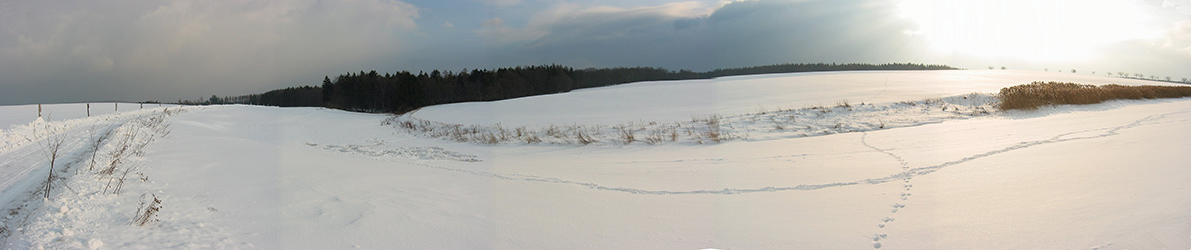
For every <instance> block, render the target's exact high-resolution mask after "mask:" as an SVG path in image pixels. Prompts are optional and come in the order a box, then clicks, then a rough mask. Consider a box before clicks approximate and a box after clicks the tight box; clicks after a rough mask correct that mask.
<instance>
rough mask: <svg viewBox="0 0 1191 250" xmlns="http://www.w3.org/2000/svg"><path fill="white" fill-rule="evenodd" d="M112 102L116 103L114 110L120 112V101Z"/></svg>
mask: <svg viewBox="0 0 1191 250" xmlns="http://www.w3.org/2000/svg"><path fill="white" fill-rule="evenodd" d="M112 104H115V105H116V112H120V103H118V102H115V103H112Z"/></svg>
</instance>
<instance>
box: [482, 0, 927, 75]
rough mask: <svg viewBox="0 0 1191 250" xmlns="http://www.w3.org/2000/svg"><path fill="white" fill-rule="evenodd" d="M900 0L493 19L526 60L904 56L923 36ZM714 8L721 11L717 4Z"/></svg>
mask: <svg viewBox="0 0 1191 250" xmlns="http://www.w3.org/2000/svg"><path fill="white" fill-rule="evenodd" d="M895 8H896V6H895V5H894V2H893V1H860V0H843V1H748V2H732V3H728V4H726V5H724V6H722V7H720V8H716V9H713V8H711V7H709V6H703V5H700V4H696V3H674V4H667V5H659V6H651V7H642V8H633V9H616V8H590V9H573V8H572V9H558V10H553V11H551V12H545V13H543V14H540V15H539V16H538V17H537V19H536V20H535V21H534V22H530V23H529V24H528V25H526V27H523V28H508V27H504V29H503V30H494V29H485V30H482V31H481V32H480V34H482V35H485V36H488V37H492V38H494V40H497V41H500V42H503V43H501V44H498V45H497V46H494V50H496V51H505V50H507V51H509V52H507V53H506V54H504V56H507V57H512V58H519V60H520V61H518V62H517V63H563V64H569V65H583V66H609V65H614V66H637V65H644V66H663V67H670V68H687V69H699V70H706V69H713V68H718V67H739V66H747V65H759V64H771V63H786V62H874V61H875V62H883V61H901V60H902V59H904V58H905V55H907V54H912V52H914V51H915V50H916V49H919V47H920V46H917V45H914V44H913V42H914V40H913V39H914V38H913V37H911V36H910V35H907V34H906V33H905V31H907V30H912V29H914V28H915V26H914V24H913V23H911V22H908V21H906V20H903V19H900V18H898V17H896V14H895V13H894V12H895ZM712 10H714V11H712Z"/></svg>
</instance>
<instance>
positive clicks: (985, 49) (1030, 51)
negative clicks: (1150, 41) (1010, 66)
mask: <svg viewBox="0 0 1191 250" xmlns="http://www.w3.org/2000/svg"><path fill="white" fill-rule="evenodd" d="M899 9H900V11H901V14H902V15H903V16H904V17H907V18H910V19H912V20H914V21H916V22H917V23H918V24H919V25H920V26H919V29H918V30H909V31H906V32H907V34H912V35H915V36H922V37H925V39H926V40H927V41H928V42H929V43H930V47H931V49H932V50H934V52H936V53H943V54H963V55H971V56H976V57H980V58H988V59H1020V60H1026V61H1032V62H1049V61H1079V60H1085V59H1088V58H1089V57H1090V56H1091V55H1092V54H1093V52H1094V50H1095V49H1096V48H1097V47H1098V46H1100V45H1103V44H1106V43H1111V42H1116V41H1121V40H1127V39H1133V38H1141V37H1146V36H1149V35H1150V34H1152V33H1153V32H1154V31H1153V30H1147V29H1145V28H1144V26H1143V25H1142V22H1144V20H1145V18H1146V15H1145V14H1144V13H1143V12H1142V10H1141V9H1140V8H1139V7H1138V6H1137V5H1136V4H1135V3H1133V2H1131V1H1128V0H1097V1H1085V0H902V2H901V3H900V5H899Z"/></svg>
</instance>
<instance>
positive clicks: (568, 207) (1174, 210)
mask: <svg viewBox="0 0 1191 250" xmlns="http://www.w3.org/2000/svg"><path fill="white" fill-rule="evenodd" d="M1027 73H1028V72H1000V71H952V72H948V73H946V74H948V75H950V76H952V77H958V78H960V79H962V77H963V76H965V75H966V76H967V77H969V78H972V79H985V78H988V79H1008V78H1014V77H1022V78H1030V77H1034V76H1039V75H1046V74H1036V73H1028V74H1036V75H1028V74H1027ZM882 74H887V75H888V74H893V75H902V76H904V77H907V78H915V79H942V78H941V77H938V74H940V73H938V72H885V73H881V72H836V73H830V74H820V73H815V74H787V75H774V76H756V77H759V78H764V77H770V78H776V79H786V78H789V79H801V78H808V77H810V78H813V77H825V76H830V78H816V79H818V80H816V81H820V82H817V83H816V84H809V83H808V85H816V86H820V87H821V88H823V89H820V90H815V91H805V92H791V93H790V94H789V95H788V98H789V99H790V100H786V99H782V98H779V97H776V96H775V97H767V98H753V99H745V100H741V99H733V100H732V101H731V102H732V103H735V104H732V105H733V106H734V107H735V108H738V109H739V110H740V111H734V110H736V109H733V108H723V109H720V108H716V107H715V106H695V108H700V107H701V108H706V109H704V110H697V109H692V110H695V111H698V112H695V113H699V114H709V113H718V114H722V115H724V116H725V117H732V116H734V115H739V114H742V113H754V112H756V111H757V110H756V108H755V107H759V106H764V107H773V108H770V111H773V110H777V107H779V106H780V107H783V108H795V109H796V108H803V107H804V106H803V105H804V104H806V105H808V106H813V105H819V104H822V105H825V106H835V103H834V100H845V99H846V100H848V101H850V102H852V101H855V102H856V103H858V102H860V101H864V102H865V103H871V104H873V105H875V106H882V105H888V104H891V103H896V102H901V101H911V102H912V101H916V100H922V99H929V98H937V97H950V96H958V95H963V94H967V93H970V92H983V93H989V92H992V91H995V90H996V89H999V88H1000V87H1004V86H1009V85H1014V84H1018V83H1022V82H1017V81H1014V82H1003V83H999V84H997V83H994V81H993V80H987V82H984V83H981V84H983V86H982V87H976V88H971V87H968V86H958V87H956V86H952V84H953V83H955V82H954V81H950V80H934V81H928V80H922V82H921V84H924V85H932V86H945V87H947V88H951V89H955V90H954V91H953V92H948V93H946V94H939V92H938V91H937V90H930V91H928V92H927V93H918V94H911V93H917V92H914V91H911V90H910V89H912V88H909V87H905V88H902V89H900V90H896V89H897V87H896V86H895V85H894V84H889V85H890V87H889V90H886V91H885V92H880V90H881V89H885V87H884V86H885V85H886V84H885V83H884V81H883V78H884V77H878V78H873V75H882ZM1022 74H1026V75H1027V76H1020V75H1022ZM1050 75H1054V76H1053V78H1044V79H1022V80H1021V81H1024V82H1028V81H1032V80H1059V81H1075V82H1082V83H1109V82H1114V81H1118V80H1119V79H1110V78H1095V77H1088V76H1080V75H1074V74H1050ZM932 77H933V78H932ZM1064 77H1067V78H1064ZM732 79H737V80H732ZM749 79H754V78H750V77H740V78H730V79H721V80H719V81H720V82H719V83H716V84H720V85H732V84H733V83H734V82H735V83H740V84H739V85H740V86H742V87H741V88H746V89H748V90H751V91H752V92H757V93H775V92H776V93H781V91H789V90H791V89H793V88H794V87H789V86H784V87H783V86H782V85H773V84H749V83H747V82H748V81H750V80H749ZM767 79H768V78H767ZM803 80H806V79H803ZM736 81H739V82H736ZM807 81H809V80H807ZM937 81H944V82H943V83H939V82H937ZM974 81H976V82H979V81H980V80H974ZM701 82H702V81H689V82H665V83H643V84H642V86H637V84H629V85H623V86H616V87H610V88H601V89H592V90H585V91H576V92H574V93H567V94H560V95H553V96H544V97H531V98H523V99H517V100H509V101H505V102H496V103H472V104H466V105H463V106H460V105H447V106H440V107H429V108H426V109H422V110H421V111H418V112H417V113H416V114H415V116H417V117H419V118H421V119H427V120H433V119H438V118H442V119H443V121H444V122H452V123H461V124H481V125H489V124H494V123H497V122H499V123H502V124H513V123H517V122H520V120H518V119H521V118H527V119H528V118H533V117H537V116H535V114H542V115H543V116H542V117H540V118H534V119H531V120H529V121H527V122H525V123H524V124H539V123H547V124H548V123H558V124H567V123H571V124H574V123H579V122H584V121H590V122H597V121H608V122H618V121H621V118H616V117H617V116H613V113H616V112H608V113H605V111H607V110H604V111H601V110H600V109H595V110H593V111H591V112H590V113H585V112H586V111H585V110H584V109H582V108H580V109H572V110H562V109H561V108H560V109H559V110H560V111H559V112H560V113H567V114H565V115H564V114H560V116H559V117H551V116H547V115H553V114H556V113H551V112H553V111H550V110H549V109H548V110H546V111H542V112H537V111H535V110H524V109H507V110H506V109H498V108H494V107H500V106H502V105H514V104H515V105H522V104H517V103H532V102H533V101H534V100H543V102H542V103H539V106H551V105H550V104H553V103H549V102H550V101H549V100H553V99H557V100H568V96H576V98H575V99H574V100H576V101H574V102H577V103H582V101H579V100H584V98H593V99H592V100H601V98H612V97H613V96H617V95H622V94H625V93H626V92H632V91H636V90H640V89H643V88H659V86H654V85H665V86H666V87H667V88H669V89H656V90H651V91H658V92H656V93H666V92H672V93H678V92H681V91H684V90H685V87H686V86H684V85H683V84H682V83H691V84H692V85H694V86H701V85H706V84H703V83H701ZM840 82H848V83H847V84H843V83H840ZM890 82H892V80H891V81H890ZM959 82H963V81H959ZM1124 83H1127V84H1129V82H1124ZM832 86H834V88H836V89H835V90H834V91H832V90H830V89H828V87H832ZM775 88H776V89H775ZM857 89H867V90H874V89H875V90H877V92H874V93H868V92H866V91H861V90H857ZM617 90H621V91H617ZM922 90H923V89H918V91H922ZM732 91H737V92H739V93H745V92H748V91H745V90H732ZM897 91H904V92H905V93H907V94H896V95H895V94H890V93H895V92H897ZM799 93H801V94H799ZM835 93H838V94H835ZM877 93H881V94H879V95H878V94H877ZM584 95H587V97H583V96H584ZM601 95H602V97H601ZM756 95H761V94H756ZM874 95H876V96H878V97H877V98H875V99H873V100H865V99H863V98H859V99H852V98H854V97H853V96H868V97H872V96H874ZM886 95H890V96H893V97H890V98H898V99H889V100H879V98H881V97H880V96H886ZM737 97H739V96H737ZM659 98H669V97H659ZM739 98H744V97H739ZM649 100H653V99H625V100H621V103H619V104H613V105H638V106H640V107H647V106H648V107H652V108H653V109H622V110H620V111H617V112H623V113H621V114H620V115H623V117H628V118H631V119H629V120H628V121H640V120H646V121H648V120H656V121H659V122H665V121H669V119H671V118H673V119H678V120H673V121H682V120H687V119H690V116H691V115H695V114H690V113H687V114H671V113H669V112H682V110H684V109H686V108H688V106H686V105H687V104H690V102H681V101H679V100H674V101H675V102H676V103H672V104H668V105H663V104H664V103H650V101H649ZM805 100H810V101H805ZM815 100H822V101H815ZM634 102H635V103H634ZM822 102H826V103H822ZM510 103H511V104H510ZM717 103H723V102H717ZM808 103H809V104H808ZM856 103H853V104H856ZM595 104H596V103H587V104H584V105H593V106H594V105H595ZM651 105H652V106H651ZM464 106H470V108H483V107H488V108H489V109H488V110H489V111H491V110H501V112H504V113H498V114H500V116H491V117H485V118H475V117H453V116H451V114H448V113H453V114H463V113H467V112H472V111H470V110H468V109H464V108H462V107H464ZM599 107H603V106H599ZM724 107H727V106H724ZM888 107H891V109H892V110H886V111H890V112H889V113H887V112H871V113H863V112H858V113H863V114H864V115H865V116H882V115H887V114H902V115H908V114H911V113H912V112H908V111H906V110H909V111H915V110H917V109H916V108H920V107H918V106H905V107H903V106H896V105H888ZM858 109H859V108H858ZM901 109H905V110H901ZM608 110H611V109H608ZM661 111H666V112H661ZM173 112H174V113H170V114H168V115H160V114H163V113H164V111H163V110H148V111H142V113H136V114H132V113H130V114H128V115H126V116H120V117H121V118H114V117H113V118H107V119H102V118H88V119H90V120H88V119H83V120H80V121H79V122H90V123H93V124H106V125H107V126H108V127H111V128H113V129H114V131H118V133H116V134H117V135H119V134H127V133H128V131H144V133H146V134H147V135H152V136H150V137H148V138H149V139H145V140H144V142H145V143H147V144H145V145H147V146H145V148H144V153H143V154H142V155H140V156H138V157H133V158H129V159H128V162H129V164H125V165H123V166H137V167H136V168H135V169H134V170H133V173H134V175H133V176H135V178H129V181H128V182H127V183H126V184H124V185H125V186H124V187H123V191H122V192H121V194H119V195H115V194H105V191H104V190H103V188H104V187H105V185H106V184H105V183H104V181H106V180H108V179H103V178H98V177H97V176H102V175H99V174H97V173H95V172H94V171H90V170H87V168H86V166H87V163H88V162H89V160H90V155H89V154H87V153H88V152H87V150H85V149H83V150H72V151H71V152H75V153H72V154H71V155H72V156H71V157H68V158H66V159H67V160H66V162H68V163H73V164H71V166H72V167H69V168H67V169H68V170H67V171H68V172H67V173H66V174H64V175H68V178H65V179H64V180H62V181H60V183H63V184H64V185H62V186H69V188H65V187H61V188H56V189H55V190H54V191H52V192H51V194H52V196H51V198H49V199H45V200H41V199H40V198H20V199H15V198H14V199H11V200H12V201H11V202H8V203H7V204H6V208H8V209H10V211H17V213H16V214H15V216H10V217H8V218H6V219H5V220H4V223H6V224H5V230H4V231H5V232H6V233H5V235H6V236H8V237H6V241H5V242H4V244H6V245H5V247H8V248H52V249H59V248H66V249H69V248H84V249H85V248H93V249H130V248H131V249H161V248H181V249H193V248H232V249H354V248H363V249H391V248H401V249H492V248H495V249H610V248H611V249H704V248H718V249H791V248H795V249H878V248H879V249H923V248H926V249H972V248H979V249H1022V248H1027V249H1071V248H1079V249H1091V248H1100V249H1162V248H1167V249H1182V248H1189V247H1191V237H1189V236H1191V213H1188V212H1187V211H1191V192H1188V188H1189V187H1191V185H1188V184H1187V183H1189V181H1191V168H1188V167H1187V164H1186V162H1188V161H1189V160H1191V155H1188V154H1185V153H1184V152H1187V151H1188V150H1191V143H1187V142H1188V141H1191V133H1188V132H1185V130H1184V128H1186V127H1188V126H1189V125H1191V99H1169V100H1147V101H1113V102H1109V103H1104V104H1098V105H1088V106H1062V107H1053V108H1044V109H1041V110H1038V111H1025V112H1023V111H1014V112H994V113H991V114H987V115H980V116H967V117H961V118H955V119H941V120H937V121H936V120H932V121H930V122H921V123H913V124H909V125H917V126H901V127H896V128H875V129H866V130H857V131H863V132H843V133H830V134H816V135H812V136H807V137H800V136H794V137H783V136H765V137H753V138H751V139H748V140H730V141H726V142H723V143H704V144H692V143H662V144H654V145H650V144H646V143H629V144H627V145H626V144H594V145H588V146H580V145H557V144H549V143H539V144H523V143H502V144H496V145H484V144H477V143H469V142H463V143H461V142H454V141H451V140H443V139H439V138H433V137H428V136H425V135H419V134H416V133H411V132H409V131H407V130H403V129H400V128H398V127H397V126H396V125H394V124H391V123H388V125H383V124H386V121H389V122H391V121H392V119H391V117H389V116H386V115H374V114H358V113H348V112H342V111H335V110H326V109H318V108H271V107H252V106H213V107H188V108H183V109H182V111H181V112H179V111H173ZM923 112H924V114H928V115H929V114H931V113H929V112H926V111H923ZM931 112H934V111H931ZM505 114H508V116H507V117H506V116H504V115H505ZM653 115H661V116H664V117H659V118H657V119H646V118H651V117H653ZM156 116H162V117H166V119H165V122H164V124H166V125H164V126H162V125H153V124H152V123H146V122H139V121H143V120H144V119H148V118H152V117H156ZM436 117H438V118H436ZM666 117H671V118H666ZM840 117H847V116H840ZM835 118H839V117H835ZM451 119H454V120H451ZM799 119H814V118H810V117H803V118H799ZM833 119H834V118H833ZM854 119H872V117H854ZM877 119H881V118H877ZM434 121H438V120H434ZM37 124H41V123H35V124H30V125H29V126H34V125H37ZM50 124H54V123H53V122H50ZM584 124H593V123H584ZM84 127H89V126H84ZM161 127H165V128H166V129H161ZM81 128H83V127H81ZM6 131H12V130H6ZM80 131H83V132H78V133H79V135H81V136H85V135H87V134H88V133H87V132H86V129H84V130H80ZM773 133H774V134H777V133H779V132H773ZM86 138H90V137H86ZM86 138H84V139H83V140H79V141H78V142H72V143H73V144H75V145H76V146H75V147H81V148H85V146H86V145H87V144H88V143H87V141H88V140H87V139H86ZM115 138H119V137H115ZM144 138H146V137H142V139H144ZM115 141H118V140H113V142H115ZM28 145H36V144H28ZM28 145H26V146H23V147H19V148H14V149H11V150H8V151H4V152H0V157H3V158H0V159H2V160H0V167H3V169H13V168H20V167H25V168H32V169H33V170H32V172H31V174H27V175H26V177H24V178H17V177H20V176H17V177H9V178H17V179H16V180H17V181H20V182H22V183H26V185H24V186H19V185H12V186H9V187H6V189H7V190H6V191H5V194H16V195H14V196H15V197H40V196H38V195H40V194H37V193H36V192H30V191H28V190H29V189H33V190H36V189H37V188H38V187H40V186H39V183H40V181H44V176H45V171H46V169H45V168H46V167H48V166H47V165H48V164H46V163H45V162H44V157H39V156H38V155H37V154H36V152H37V151H36V150H38V149H36V148H35V147H34V146H28ZM111 148H112V146H110V145H108V146H105V147H104V148H103V149H101V150H100V151H99V152H100V155H101V157H100V159H105V160H104V161H101V162H106V161H107V160H106V159H110V157H108V158H105V157H106V156H102V155H104V154H110V152H112V151H111ZM5 171H7V170H5ZM38 171H40V172H38ZM10 176H15V175H10ZM142 177H143V179H142ZM39 178H40V179H39ZM21 194H23V195H24V196H21ZM143 197H157V198H158V199H160V200H161V201H162V202H161V210H160V212H159V213H157V217H156V218H158V219H159V221H156V222H151V223H148V224H147V225H146V226H135V225H129V223H130V222H132V221H133V220H134V219H135V217H136V214H137V212H138V208H139V207H143V206H142V205H141V204H140V203H141V202H143V201H146V200H148V201H151V199H148V198H143Z"/></svg>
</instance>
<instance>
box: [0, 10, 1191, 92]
mask: <svg viewBox="0 0 1191 250" xmlns="http://www.w3.org/2000/svg"><path fill="white" fill-rule="evenodd" d="M791 62H840V63H843V62H864V63H885V62H916V63H938V64H949V65H953V66H958V67H964V68H970V69H975V70H981V69H985V68H986V67H988V66H997V67H1000V66H1006V67H1009V68H1011V69H1023V70H1043V69H1049V70H1051V71H1055V70H1060V69H1061V70H1064V71H1070V70H1071V69H1077V70H1079V72H1080V73H1091V72H1092V71H1096V72H1098V73H1100V74H1103V72H1105V71H1111V72H1121V71H1123V72H1130V73H1144V74H1146V75H1157V76H1161V77H1165V76H1171V77H1173V78H1174V79H1181V78H1183V77H1191V71H1189V70H1188V69H1191V0H1104V1H1087V0H954V1H949V0H818V1H816V0H793V1H791V0H753V1H723V0H696V1H666V0H606V1H595V0H573V1H559V0H455V1H442V0H405V1H390V0H343V1H338V0H265V1H252V0H193V1H183V0H176V1H160V0H117V1H93V0H0V105H3V104H24V103H39V102H40V103H54V102H82V101H104V100H123V101H145V100H160V101H175V100H178V99H191V100H193V99H199V98H202V97H209V96H211V95H220V96H230V95H242V94H250V93H259V92H264V91H267V90H270V89H276V88H284V87H291V86H301V85H316V84H319V83H320V82H321V80H322V78H323V76H326V75H330V76H332V77H333V76H335V75H338V74H342V73H345V72H349V71H351V72H359V71H361V70H365V71H367V70H377V71H378V72H394V71H399V70H409V71H413V72H417V71H419V70H425V71H429V70H433V69H444V70H453V71H458V70H461V69H464V68H468V69H473V68H495V67H507V66H516V65H536V64H562V65H567V66H572V67H576V68H586V67H617V66H653V67H665V68H670V69H691V70H700V71H701V70H710V69H714V68H720V67H742V66H755V65H765V64H774V63H791Z"/></svg>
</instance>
